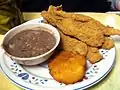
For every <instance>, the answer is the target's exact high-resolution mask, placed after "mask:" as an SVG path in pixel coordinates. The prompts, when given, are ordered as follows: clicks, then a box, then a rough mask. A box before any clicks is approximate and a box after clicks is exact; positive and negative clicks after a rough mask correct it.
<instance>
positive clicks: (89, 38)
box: [42, 12, 104, 47]
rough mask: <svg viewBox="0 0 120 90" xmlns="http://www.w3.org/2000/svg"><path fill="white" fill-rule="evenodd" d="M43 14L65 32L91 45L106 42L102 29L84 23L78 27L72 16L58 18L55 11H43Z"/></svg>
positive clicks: (95, 45) (97, 45) (99, 44)
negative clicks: (54, 13) (85, 25)
mask: <svg viewBox="0 0 120 90" xmlns="http://www.w3.org/2000/svg"><path fill="white" fill-rule="evenodd" d="M42 16H43V17H44V18H45V19H46V20H47V21H48V22H49V23H50V24H52V25H54V26H57V27H58V28H59V29H60V30H61V31H62V32H63V33H64V34H66V35H70V36H73V37H75V38H77V39H79V40H81V41H83V42H85V43H86V44H88V45H90V46H94V47H99V46H101V45H102V43H103V42H104V35H103V33H102V32H101V31H100V30H95V29H94V28H90V27H84V26H82V25H81V27H78V26H77V24H76V23H75V22H76V21H75V20H73V19H71V18H64V19H62V18H60V17H59V18H58V16H55V15H53V13H52V14H50V13H48V12H43V13H42ZM93 41H94V42H93Z"/></svg>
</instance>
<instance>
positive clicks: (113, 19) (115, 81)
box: [0, 13, 120, 90]
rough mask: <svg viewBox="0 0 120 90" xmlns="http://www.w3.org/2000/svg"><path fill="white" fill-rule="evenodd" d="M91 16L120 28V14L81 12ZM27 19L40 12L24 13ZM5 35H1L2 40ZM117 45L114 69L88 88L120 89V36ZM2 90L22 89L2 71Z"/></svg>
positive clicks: (91, 89) (116, 40) (38, 15)
mask: <svg viewBox="0 0 120 90" xmlns="http://www.w3.org/2000/svg"><path fill="white" fill-rule="evenodd" d="M81 14H85V15H88V16H91V17H93V18H95V19H97V20H98V21H100V22H101V23H103V24H105V25H110V26H113V27H114V28H116V29H119V30H120V16H118V15H115V14H106V13H81ZM23 16H24V19H25V20H31V19H35V18H39V17H40V13H23ZM2 39H3V35H0V41H2ZM115 46H116V64H115V66H114V68H113V69H112V71H111V72H110V73H109V74H108V75H107V76H106V77H105V78H104V79H103V80H102V81H100V82H99V83H97V84H96V85H94V86H92V87H90V88H89V89H87V90H120V77H119V75H120V37H119V38H115ZM0 82H1V83H0V90H22V89H21V88H19V87H17V86H16V85H14V84H13V83H12V82H11V81H10V80H8V79H7V77H6V76H5V75H4V74H3V73H2V72H1V71H0Z"/></svg>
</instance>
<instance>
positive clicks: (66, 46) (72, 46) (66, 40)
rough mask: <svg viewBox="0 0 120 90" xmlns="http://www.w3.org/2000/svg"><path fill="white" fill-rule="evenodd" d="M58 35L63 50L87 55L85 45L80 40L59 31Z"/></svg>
mask: <svg viewBox="0 0 120 90" xmlns="http://www.w3.org/2000/svg"><path fill="white" fill-rule="evenodd" d="M59 32H60V36H61V46H62V49H63V50H65V51H70V52H73V53H77V54H80V55H84V56H86V55H87V51H88V50H87V45H86V44H85V43H83V42H82V41H79V40H77V39H75V38H72V37H70V36H67V35H65V34H63V33H62V32H61V31H59Z"/></svg>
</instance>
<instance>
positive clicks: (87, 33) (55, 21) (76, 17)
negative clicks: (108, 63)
mask: <svg viewBox="0 0 120 90" xmlns="http://www.w3.org/2000/svg"><path fill="white" fill-rule="evenodd" d="M41 15H42V16H43V18H44V19H45V20H46V21H47V22H48V23H49V24H52V25H53V26H55V27H57V28H58V30H59V32H62V34H63V35H64V36H67V37H69V38H72V40H73V39H74V40H75V41H77V42H79V41H80V43H81V42H82V43H85V44H86V45H87V47H92V48H96V49H97V52H92V51H91V49H90V50H89V49H87V54H86V56H87V58H88V59H89V61H91V62H92V63H96V62H98V61H100V60H101V59H102V55H101V54H100V53H99V49H100V48H104V49H111V48H112V47H113V46H114V43H113V41H112V40H110V39H106V37H109V36H110V35H120V30H117V29H114V28H112V27H109V26H105V25H103V24H101V23H100V22H99V21H97V20H95V19H93V18H92V17H89V16H85V15H82V14H75V13H69V12H65V11H62V7H61V6H57V7H54V6H52V5H51V6H50V7H49V9H48V11H43V12H42V13H41ZM64 36H62V35H61V42H62V43H63V49H64V50H67V51H72V52H73V53H75V52H76V50H79V48H78V46H79V45H80V43H76V45H75V46H74V47H72V48H69V47H67V46H70V43H71V44H72V45H73V43H72V41H70V39H67V40H69V41H67V40H66V41H65V40H64V39H65V38H63V37H64ZM107 44H109V45H107ZM76 46H77V47H76ZM73 48H75V49H76V50H75V49H74V50H73ZM80 50H82V51H81V52H80ZM80 50H79V52H78V51H77V53H78V54H81V53H83V49H80ZM84 50H85V49H84ZM84 52H85V51H84Z"/></svg>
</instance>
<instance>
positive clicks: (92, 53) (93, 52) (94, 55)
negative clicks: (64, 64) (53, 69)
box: [87, 47, 102, 64]
mask: <svg viewBox="0 0 120 90" xmlns="http://www.w3.org/2000/svg"><path fill="white" fill-rule="evenodd" d="M87 58H88V60H89V61H90V62H91V63H92V64H94V63H96V62H98V61H100V60H101V59H102V55H101V54H100V52H99V49H98V48H95V47H88V53H87Z"/></svg>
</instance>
